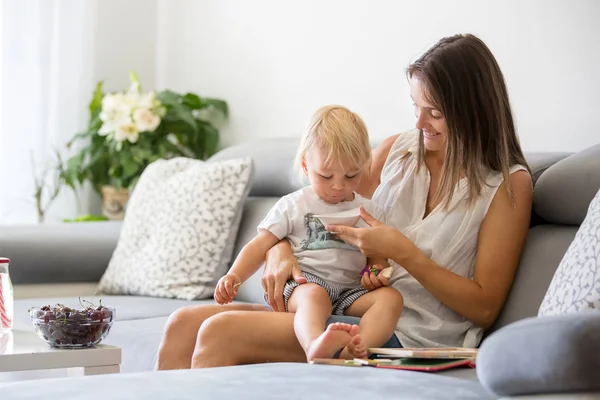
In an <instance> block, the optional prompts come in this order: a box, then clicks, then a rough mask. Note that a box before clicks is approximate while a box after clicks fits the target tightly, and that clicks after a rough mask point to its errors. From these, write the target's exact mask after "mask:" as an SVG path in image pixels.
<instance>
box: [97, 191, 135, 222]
mask: <svg viewBox="0 0 600 400" xmlns="http://www.w3.org/2000/svg"><path fill="white" fill-rule="evenodd" d="M128 200H129V189H126V188H116V187H115V186H102V215H104V216H105V217H106V218H108V219H110V220H122V219H123V217H125V208H126V207H127V201H128Z"/></svg>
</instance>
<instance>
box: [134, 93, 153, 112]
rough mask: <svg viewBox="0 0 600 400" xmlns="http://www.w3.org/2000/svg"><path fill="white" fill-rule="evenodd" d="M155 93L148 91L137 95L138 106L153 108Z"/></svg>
mask: <svg viewBox="0 0 600 400" xmlns="http://www.w3.org/2000/svg"><path fill="white" fill-rule="evenodd" d="M156 103H157V100H156V94H155V93H154V91H150V92H148V93H146V94H143V95H141V96H140V97H139V100H138V104H137V105H138V107H141V108H147V109H149V110H151V109H153V108H154V107H155V106H156Z"/></svg>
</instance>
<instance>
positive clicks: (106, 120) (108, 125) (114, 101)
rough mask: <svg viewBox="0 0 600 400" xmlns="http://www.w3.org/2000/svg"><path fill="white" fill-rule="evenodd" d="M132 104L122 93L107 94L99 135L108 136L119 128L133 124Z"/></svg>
mask: <svg viewBox="0 0 600 400" xmlns="http://www.w3.org/2000/svg"><path fill="white" fill-rule="evenodd" d="M131 108H132V106H131V104H130V103H129V102H128V101H127V99H126V98H125V96H123V94H122V93H117V94H107V95H106V96H104V98H103V99H102V111H101V112H100V120H102V122H103V124H102V127H101V128H100V130H99V131H98V134H99V135H101V136H106V135H108V134H109V133H111V132H114V130H115V129H116V127H117V126H120V125H126V124H130V123H131Z"/></svg>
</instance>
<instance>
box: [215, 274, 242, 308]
mask: <svg viewBox="0 0 600 400" xmlns="http://www.w3.org/2000/svg"><path fill="white" fill-rule="evenodd" d="M241 284H242V280H241V279H240V277H239V275H238V274H236V273H235V272H229V273H227V275H225V276H224V277H222V278H221V279H219V282H218V283H217V287H216V288H215V296H214V297H215V301H216V302H217V303H219V304H220V305H223V304H227V303H231V302H232V301H233V299H234V298H235V295H236V294H237V290H238V287H239V286H240V285H241Z"/></svg>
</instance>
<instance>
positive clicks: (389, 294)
mask: <svg viewBox="0 0 600 400" xmlns="http://www.w3.org/2000/svg"><path fill="white" fill-rule="evenodd" d="M403 305H404V301H403V298H402V295H401V294H400V292H399V291H397V290H396V289H394V288H391V287H381V288H379V289H376V290H373V291H371V292H369V293H366V294H364V295H362V296H361V297H359V298H358V299H357V300H356V301H355V302H354V303H352V304H351V305H350V306H349V307H348V308H346V310H345V311H344V314H345V315H351V316H353V317H361V319H360V338H361V340H360V342H361V344H362V345H363V346H364V348H365V349H368V348H369V347H381V346H383V345H384V344H385V343H386V342H387V341H388V339H389V338H390V336H392V334H393V333H394V331H395V329H396V324H397V323H398V319H399V318H400V315H401V314H402V308H403ZM355 342H356V341H353V342H352V345H356V344H358V343H355ZM349 347H353V346H349ZM347 350H351V349H347ZM345 352H346V350H344V352H343V353H342V356H348V355H347V354H344V353H345Z"/></svg>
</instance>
